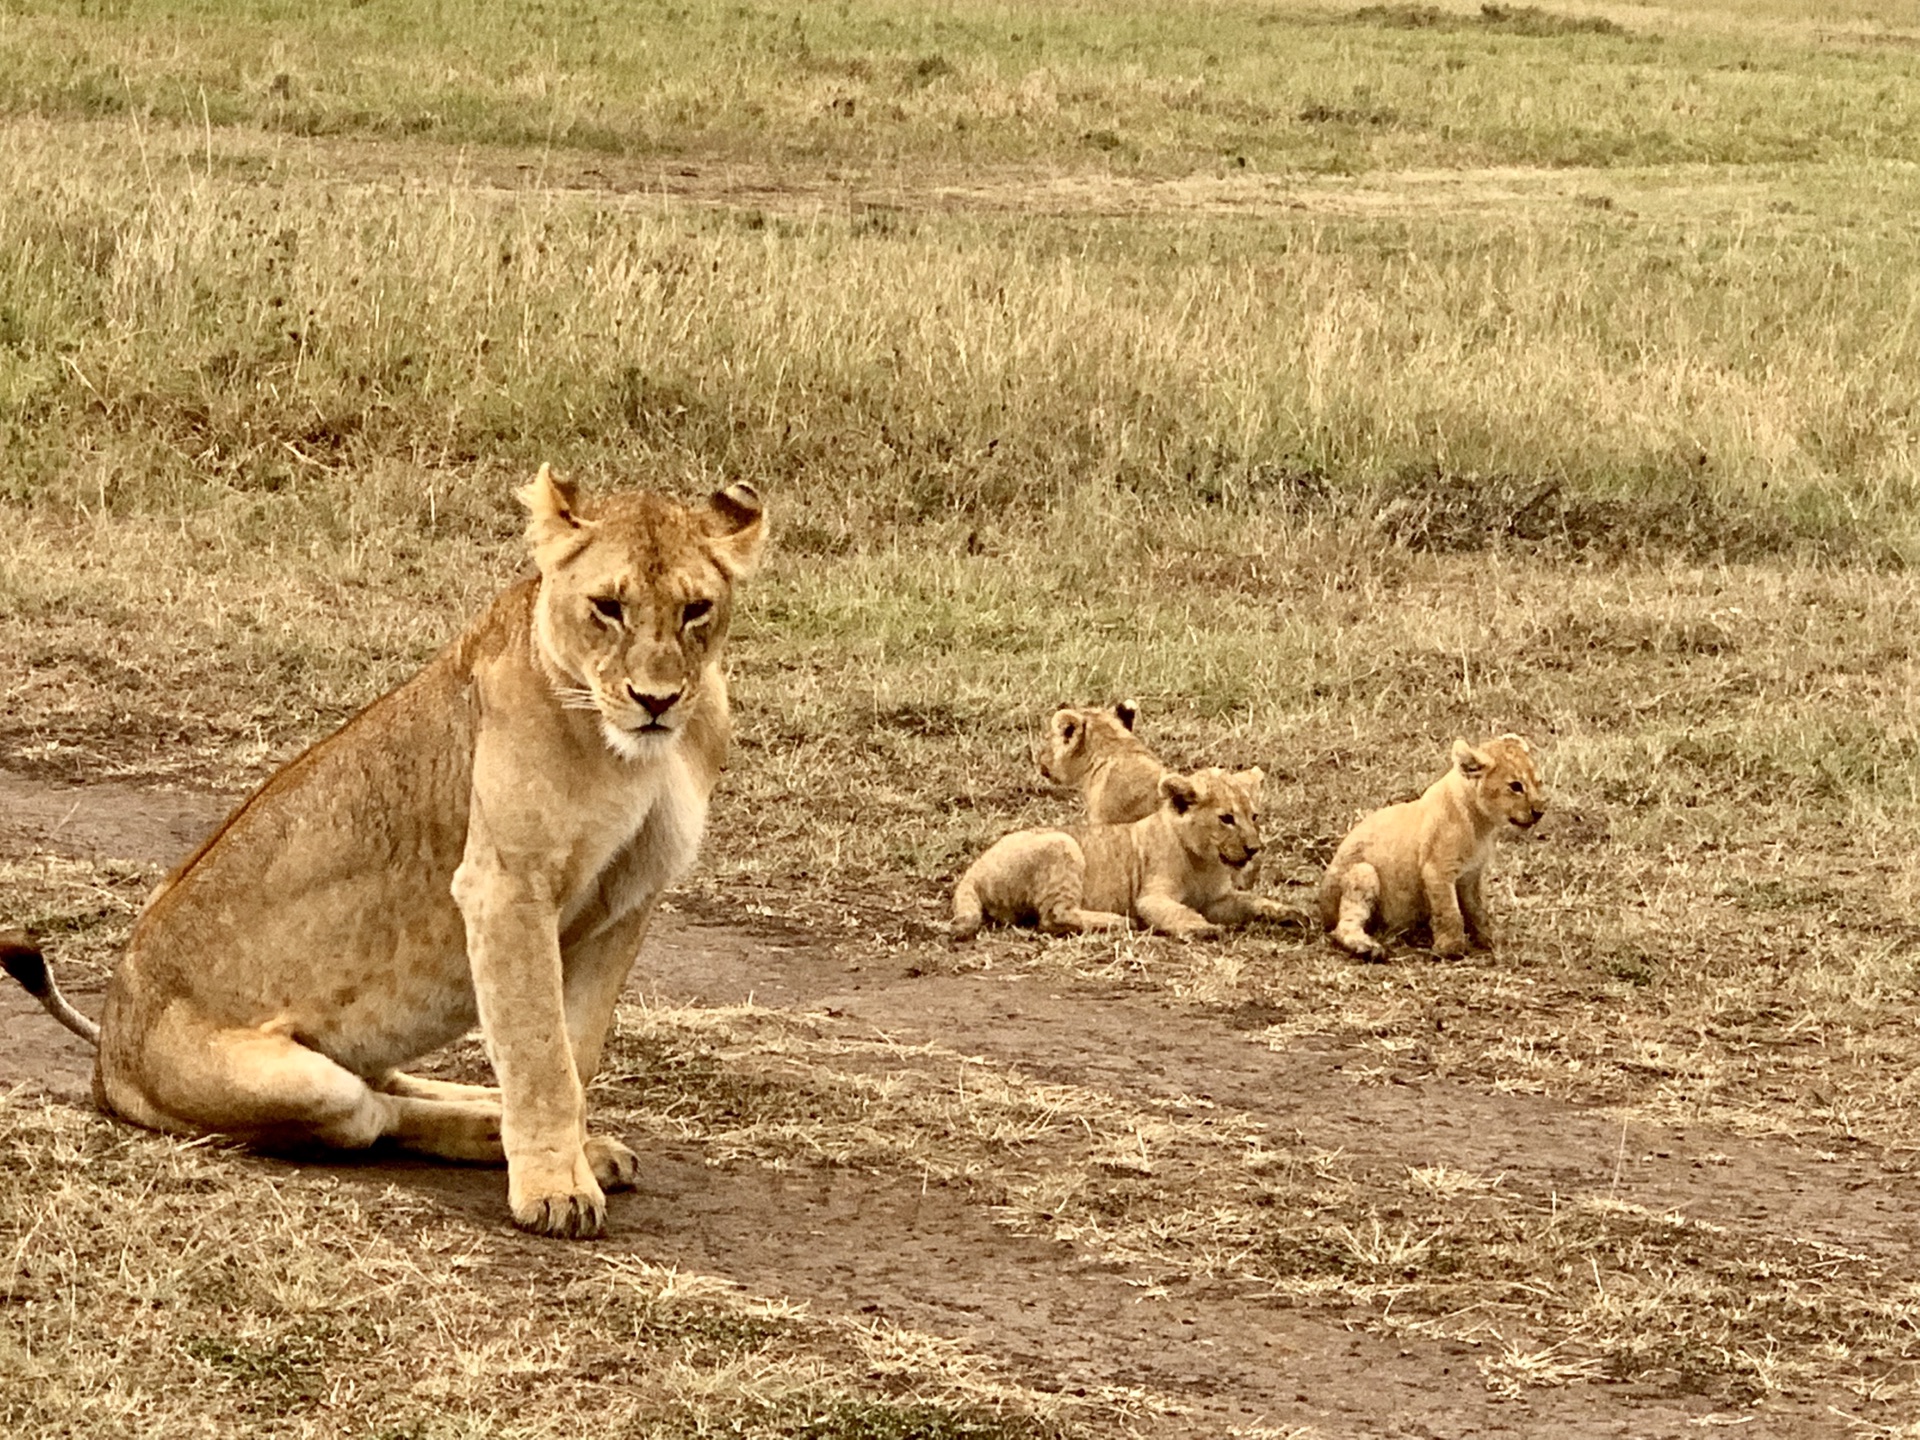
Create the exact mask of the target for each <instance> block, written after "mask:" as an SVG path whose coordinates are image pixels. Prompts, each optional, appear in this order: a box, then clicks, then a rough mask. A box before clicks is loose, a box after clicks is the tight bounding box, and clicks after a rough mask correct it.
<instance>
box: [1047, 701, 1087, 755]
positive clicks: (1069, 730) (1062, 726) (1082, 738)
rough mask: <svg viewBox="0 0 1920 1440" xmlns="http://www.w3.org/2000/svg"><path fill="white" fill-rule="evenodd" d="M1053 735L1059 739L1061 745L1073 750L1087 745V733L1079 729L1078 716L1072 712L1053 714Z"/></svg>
mask: <svg viewBox="0 0 1920 1440" xmlns="http://www.w3.org/2000/svg"><path fill="white" fill-rule="evenodd" d="M1053 733H1054V734H1055V735H1058V736H1059V737H1060V741H1061V743H1062V744H1064V745H1067V746H1070V747H1071V748H1073V749H1075V750H1078V749H1079V748H1080V747H1081V746H1083V745H1085V744H1086V743H1087V732H1086V731H1085V730H1084V729H1082V728H1081V725H1080V716H1079V715H1078V714H1076V713H1075V712H1074V711H1072V710H1056V711H1055V712H1054V715H1053Z"/></svg>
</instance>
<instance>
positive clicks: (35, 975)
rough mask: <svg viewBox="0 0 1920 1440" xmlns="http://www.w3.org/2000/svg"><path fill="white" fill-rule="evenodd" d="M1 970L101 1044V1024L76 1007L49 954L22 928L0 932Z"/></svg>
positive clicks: (66, 1022)
mask: <svg viewBox="0 0 1920 1440" xmlns="http://www.w3.org/2000/svg"><path fill="white" fill-rule="evenodd" d="M0 969H4V970H5V971H6V972H7V973H8V974H9V975H11V976H12V977H13V978H14V979H16V980H18V981H19V982H20V983H21V984H22V985H23V986H25V987H26V991H27V993H28V994H29V995H31V996H33V998H34V999H36V1000H38V1001H39V1002H40V1003H41V1004H42V1005H44V1006H46V1007H47V1013H48V1014H49V1015H51V1016H53V1018H54V1019H56V1020H58V1021H59V1022H60V1023H61V1024H62V1025H64V1026H66V1027H67V1029H69V1030H71V1031H73V1033H74V1034H76V1035H78V1036H79V1037H80V1038H81V1039H82V1040H84V1041H86V1042H87V1043H88V1044H89V1045H92V1046H94V1047H95V1048H98V1047H99V1044H100V1027H99V1026H98V1025H96V1024H94V1022H93V1021H91V1020H89V1019H88V1018H87V1017H86V1016H84V1015H82V1014H81V1013H80V1012H79V1011H78V1010H76V1009H74V1008H73V1004H72V1002H71V1001H69V1000H68V999H67V997H66V996H65V995H62V994H61V993H60V987H59V986H58V985H56V984H54V983H53V972H52V971H50V970H48V969H47V957H46V956H44V955H42V954H41V953H40V947H39V946H37V945H35V944H34V943H33V942H32V941H31V940H29V939H28V938H27V937H26V936H25V935H22V934H20V933H19V932H18V931H15V932H12V933H10V934H0Z"/></svg>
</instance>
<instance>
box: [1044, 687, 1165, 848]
mask: <svg viewBox="0 0 1920 1440" xmlns="http://www.w3.org/2000/svg"><path fill="white" fill-rule="evenodd" d="M1139 713H1140V712H1139V710H1138V709H1137V708H1136V707H1135V706H1134V705H1133V703H1132V702H1131V701H1128V700H1122V701H1119V702H1118V703H1116V704H1115V705H1114V706H1113V708H1112V709H1110V710H1098V709H1091V708H1090V709H1072V708H1069V709H1063V710H1057V711H1055V712H1054V716H1053V721H1052V723H1051V724H1050V725H1048V727H1047V734H1046V737H1045V738H1044V739H1042V740H1038V741H1035V742H1034V746H1033V763H1034V765H1035V766H1036V767H1037V768H1038V769H1039V771H1040V773H1041V775H1042V776H1044V777H1045V778H1046V779H1048V780H1050V781H1052V782H1053V783H1054V784H1055V785H1069V786H1073V787H1074V788H1076V789H1078V790H1079V791H1080V794H1081V796H1082V797H1083V798H1084V799H1085V800H1086V802H1087V819H1088V820H1090V821H1092V822H1093V823H1094V824H1095V825H1126V824H1130V823H1131V822H1133V821H1135V820H1139V819H1143V818H1145V817H1146V816H1148V815H1151V814H1152V813H1153V812H1154V811H1155V810H1156V809H1158V808H1159V805H1160V777H1161V776H1163V775H1166V774H1169V773H1171V772H1170V771H1169V770H1168V768H1167V767H1166V766H1165V765H1164V764H1162V763H1161V761H1160V757H1159V756H1157V755H1155V754H1154V753H1153V752H1152V751H1151V750H1149V749H1148V748H1147V747H1146V745H1145V744H1144V743H1142V742H1141V740H1140V739H1139V738H1138V737H1137V736H1136V735H1135V734H1134V733H1133V722H1134V719H1135V717H1136V716H1137V715H1138V714H1139Z"/></svg>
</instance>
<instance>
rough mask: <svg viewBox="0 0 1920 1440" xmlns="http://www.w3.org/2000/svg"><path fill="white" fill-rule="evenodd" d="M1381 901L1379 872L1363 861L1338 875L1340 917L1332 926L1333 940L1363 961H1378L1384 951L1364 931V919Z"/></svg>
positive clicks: (1365, 929)
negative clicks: (1343, 873)
mask: <svg viewBox="0 0 1920 1440" xmlns="http://www.w3.org/2000/svg"><path fill="white" fill-rule="evenodd" d="M1379 904H1380V872H1379V871H1378V870H1375V869H1374V868H1373V866H1371V865H1368V864H1366V863H1365V862H1364V861H1363V862H1362V863H1360V864H1358V865H1355V866H1354V867H1353V868H1352V869H1351V870H1349V871H1347V873H1346V874H1345V875H1343V876H1341V877H1340V920H1339V923H1338V924H1336V925H1335V926H1334V927H1333V943H1334V944H1336V945H1338V946H1339V947H1340V948H1341V949H1342V950H1346V951H1349V952H1351V953H1352V954H1355V955H1358V956H1359V957H1360V958H1361V959H1362V960H1378V959H1380V958H1381V957H1382V956H1384V955H1385V954H1386V953H1387V952H1386V949H1385V947H1383V946H1382V945H1381V944H1380V942H1379V941H1378V940H1375V939H1374V938H1373V937H1372V936H1371V935H1369V934H1368V933H1367V922H1368V921H1369V920H1371V919H1372V918H1373V912H1374V910H1375V909H1376V908H1377V907H1378V906H1379Z"/></svg>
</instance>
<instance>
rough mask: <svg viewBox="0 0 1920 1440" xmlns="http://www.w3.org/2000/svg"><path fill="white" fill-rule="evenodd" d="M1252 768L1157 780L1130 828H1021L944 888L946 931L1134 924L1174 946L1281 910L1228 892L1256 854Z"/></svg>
mask: <svg viewBox="0 0 1920 1440" xmlns="http://www.w3.org/2000/svg"><path fill="white" fill-rule="evenodd" d="M1261 778H1262V777H1261V774H1260V772H1259V771H1258V770H1243V771H1240V772H1238V773H1237V774H1235V773H1229V772H1228V771H1226V770H1221V769H1218V768H1214V769H1208V770H1201V771H1198V772H1196V773H1195V774H1193V775H1191V776H1183V775H1166V776H1163V777H1161V780H1160V782H1159V786H1158V793H1159V796H1160V805H1159V808H1157V809H1156V810H1155V811H1154V812H1153V813H1152V814H1151V815H1148V816H1147V817H1146V818H1144V819H1141V820H1135V821H1134V822H1133V823H1132V824H1129V825H1085V826H1080V827H1077V828H1074V829H1069V830H1021V831H1017V832H1015V833H1014V834H1012V835H1007V836H1004V837H1003V838H1001V839H1000V840H998V841H996V842H995V843H994V845H993V846H992V847H991V848H990V849H989V850H988V851H987V852H986V853H985V854H984V855H982V856H981V857H980V858H979V859H978V860H976V861H974V862H973V864H972V865H971V866H969V867H968V868H967V872H966V874H965V875H963V876H961V877H960V883H959V885H958V886H956V887H955V889H954V895H953V933H954V936H955V938H957V939H963V940H964V939H970V938H972V937H973V936H974V935H976V934H978V933H979V931H980V927H981V926H982V925H983V924H984V923H985V922H986V921H987V920H989V919H991V920H994V921H997V922H998V923H1000V924H1003V925H1019V924H1028V925H1037V926H1038V927H1039V928H1040V929H1042V930H1045V931H1047V932H1049V933H1052V934H1070V933H1074V932H1077V931H1086V930H1104V929H1115V928H1122V927H1124V926H1126V924H1127V923H1128V921H1129V920H1130V919H1131V920H1137V921H1139V922H1140V923H1141V924H1142V925H1145V926H1148V927H1150V928H1152V929H1155V930H1160V931H1163V932H1165V933H1166V934H1169V935H1175V936H1179V937H1181V938H1183V939H1193V938H1197V937H1200V936H1205V935H1214V934H1217V933H1218V932H1219V930H1220V928H1221V927H1222V926H1226V925H1244V924H1245V923H1246V922H1248V921H1249V920H1254V919H1276V920H1277V919H1286V918H1289V917H1290V916H1291V914H1292V912H1291V911H1290V910H1288V909H1287V907H1286V906H1284V905H1281V904H1280V903H1278V902H1277V901H1274V900H1269V899H1266V898H1264V897H1261V896H1254V895H1249V894H1247V893H1246V892H1245V891H1242V890H1236V889H1235V888H1234V879H1235V876H1236V874H1237V873H1238V872H1239V871H1241V870H1242V869H1243V868H1244V867H1245V866H1246V865H1247V863H1248V862H1249V861H1251V860H1252V859H1253V858H1254V856H1255V855H1257V854H1258V853H1259V850H1260V829H1259V823H1258V815H1257V804H1258V797H1259V793H1260V781H1261Z"/></svg>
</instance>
